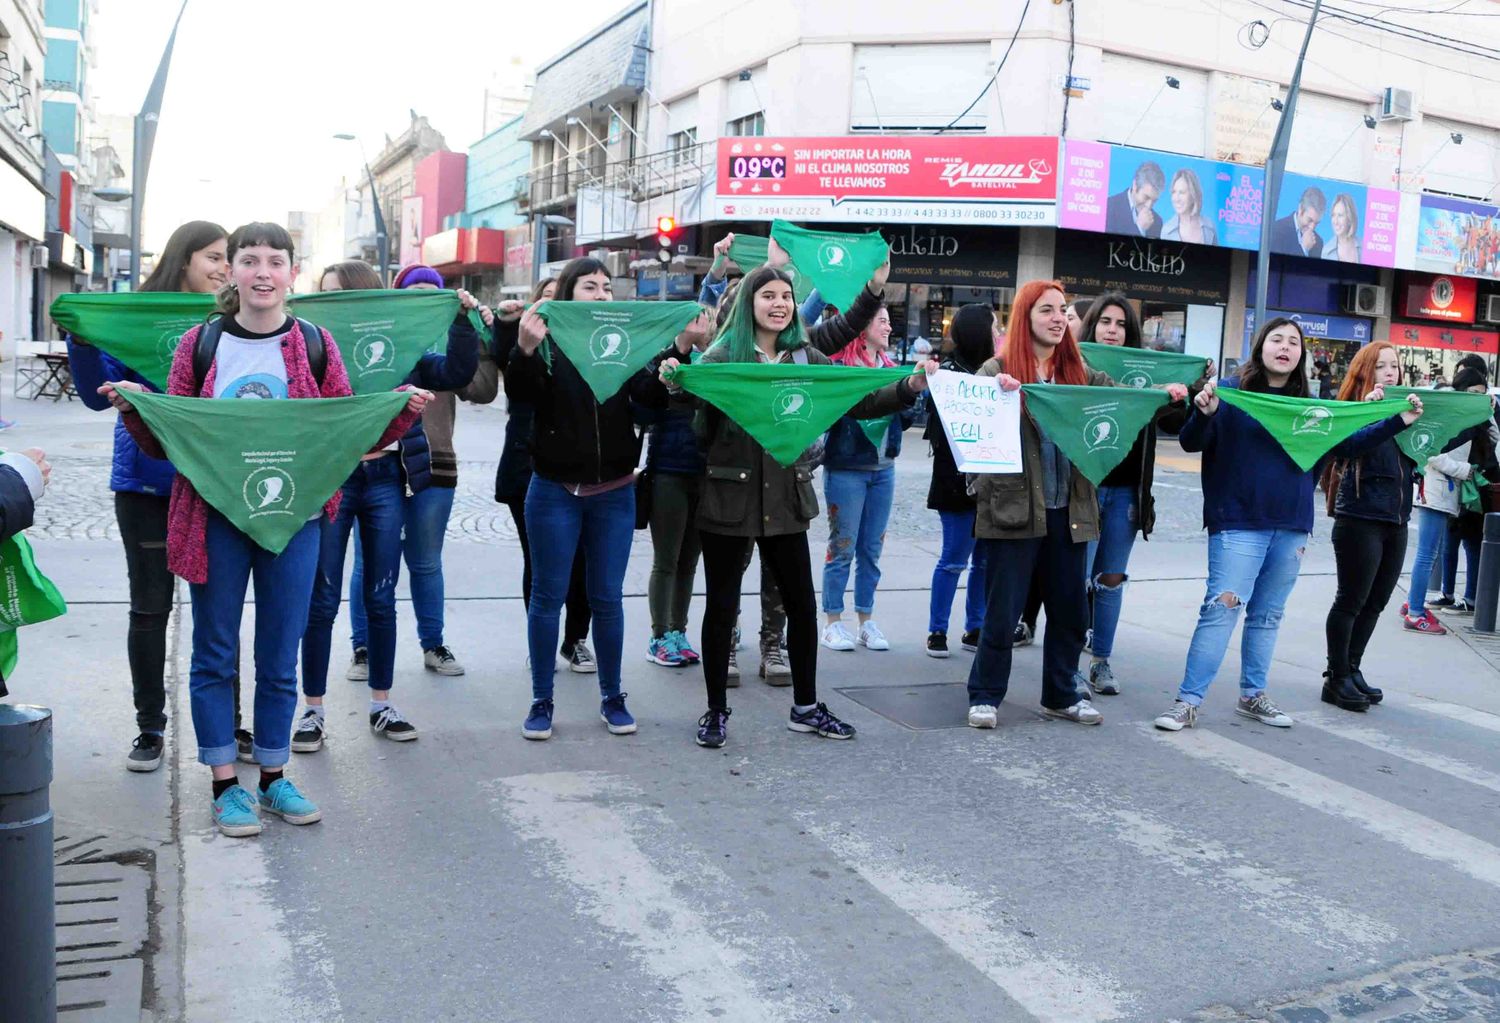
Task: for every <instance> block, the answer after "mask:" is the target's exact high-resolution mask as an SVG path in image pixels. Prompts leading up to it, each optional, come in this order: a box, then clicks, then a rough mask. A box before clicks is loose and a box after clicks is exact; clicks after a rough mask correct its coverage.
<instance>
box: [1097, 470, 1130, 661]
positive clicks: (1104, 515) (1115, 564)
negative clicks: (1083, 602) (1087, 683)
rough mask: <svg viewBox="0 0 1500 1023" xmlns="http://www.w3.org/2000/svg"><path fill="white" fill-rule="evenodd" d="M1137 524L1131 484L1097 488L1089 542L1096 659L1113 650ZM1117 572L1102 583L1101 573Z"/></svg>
mask: <svg viewBox="0 0 1500 1023" xmlns="http://www.w3.org/2000/svg"><path fill="white" fill-rule="evenodd" d="M1139 528H1140V514H1139V502H1138V499H1137V497H1136V487H1135V485H1134V484H1131V485H1129V486H1124V487H1100V488H1099V539H1098V540H1094V541H1091V542H1090V543H1089V555H1088V557H1089V582H1088V586H1089V593H1090V594H1091V596H1092V597H1093V626H1094V640H1093V643H1091V644H1090V646H1089V650H1090V651H1091V652H1092V653H1093V655H1094V658H1095V659H1096V660H1101V661H1107V660H1109V656H1110V654H1112V653H1114V652H1115V631H1116V630H1117V629H1118V628H1119V627H1120V609H1121V608H1122V607H1124V605H1125V582H1126V580H1127V579H1128V578H1129V576H1128V575H1126V570H1127V569H1129V567H1130V551H1131V549H1132V548H1133V547H1135V536H1136V533H1137V532H1138V531H1139ZM1106 575H1118V576H1121V580H1120V582H1118V583H1116V584H1115V585H1114V586H1106V585H1105V584H1104V583H1102V582H1100V581H1099V580H1100V577H1101V576H1106Z"/></svg>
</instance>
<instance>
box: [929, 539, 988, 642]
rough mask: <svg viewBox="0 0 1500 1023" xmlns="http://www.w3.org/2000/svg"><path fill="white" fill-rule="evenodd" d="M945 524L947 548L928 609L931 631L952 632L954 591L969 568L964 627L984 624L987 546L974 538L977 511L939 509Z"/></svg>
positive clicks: (934, 577)
mask: <svg viewBox="0 0 1500 1023" xmlns="http://www.w3.org/2000/svg"><path fill="white" fill-rule="evenodd" d="M938 519H939V521H941V522H942V524H943V552H942V553H941V554H939V555H938V560H937V565H936V566H935V567H934V568H933V570H932V606H931V609H930V610H929V611H928V613H927V631H928V632H941V633H943V634H945V635H946V634H947V632H948V616H949V615H950V614H951V613H952V612H953V595H954V594H955V593H957V592H958V577H959V576H960V575H962V574H963V571H964V569H965V568H967V569H968V570H969V589H968V592H967V593H966V594H965V596H964V631H965V632H973V631H974V630H975V629H979V628H982V627H983V626H984V550H985V549H984V547H983V546H981V545H977V544H976V543H975V542H974V513H973V512H971V511H966V512H949V511H940V512H938Z"/></svg>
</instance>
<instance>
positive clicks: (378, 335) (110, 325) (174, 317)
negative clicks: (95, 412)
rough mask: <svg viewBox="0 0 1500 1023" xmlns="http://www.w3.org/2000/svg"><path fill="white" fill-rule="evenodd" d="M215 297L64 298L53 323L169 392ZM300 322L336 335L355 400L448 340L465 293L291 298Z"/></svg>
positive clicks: (382, 387)
mask: <svg viewBox="0 0 1500 1023" xmlns="http://www.w3.org/2000/svg"><path fill="white" fill-rule="evenodd" d="M214 308H215V307H214V298H213V296H212V295H198V294H193V293H190V292H177V291H136V292H128V291H121V292H113V293H80V294H74V295H59V296H58V297H57V299H56V300H55V301H53V303H52V318H53V320H55V321H56V322H57V324H58V326H60V327H62V328H63V329H64V330H66V331H67V332H68V333H70V334H72V335H73V336H74V337H77V338H82V339H83V340H86V341H87V342H88V343H89V344H91V345H94V346H95V347H97V348H100V349H102V350H103V351H105V352H107V353H109V354H110V355H112V356H114V357H115V358H116V359H118V360H120V362H122V363H124V364H125V365H126V366H128V367H129V368H130V369H133V370H135V371H136V372H137V373H139V374H140V375H141V376H143V377H145V378H146V379H147V380H149V381H151V383H153V384H154V385H156V387H158V388H160V389H161V390H166V389H167V377H168V375H169V374H170V373H171V371H172V358H173V356H174V355H176V353H177V343H178V342H179V341H181V340H182V335H183V334H184V333H186V332H187V331H188V330H190V329H191V328H193V327H196V326H198V324H200V323H202V322H203V321H204V320H205V319H207V318H208V316H209V315H210V314H211V313H212V312H213V311H214ZM289 308H290V311H291V312H292V314H293V315H294V316H300V317H302V318H303V319H304V320H309V321H311V322H312V323H314V324H316V325H317V326H319V327H322V328H323V329H324V330H326V331H328V333H329V334H331V335H333V340H334V343H335V344H337V345H338V348H339V354H340V355H342V356H343V357H344V367H345V369H347V370H348V372H349V384H350V386H351V387H352V388H353V389H354V393H355V394H372V393H374V392H376V391H389V390H391V389H392V388H395V387H399V386H400V385H401V383H402V381H404V380H405V379H406V375H407V374H408V373H410V372H411V369H412V367H413V366H415V365H416V364H417V360H418V359H420V358H421V357H422V354H423V353H424V352H428V351H433V350H437V349H439V348H441V346H442V345H443V344H445V343H446V342H447V338H448V326H449V324H451V323H452V322H453V318H454V315H455V314H456V313H457V312H458V295H457V294H456V293H454V292H452V291H436V290H428V289H412V288H407V289H402V290H392V289H382V290H379V291H375V290H371V291H324V292H319V293H318V294H315V295H298V296H294V297H293V298H292V299H291V302H290V304H289Z"/></svg>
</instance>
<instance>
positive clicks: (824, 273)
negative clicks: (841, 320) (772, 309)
mask: <svg viewBox="0 0 1500 1023" xmlns="http://www.w3.org/2000/svg"><path fill="white" fill-rule="evenodd" d="M771 237H772V238H775V239H776V244H777V245H780V246H781V247H782V248H783V249H785V250H786V254H787V255H788V256H790V257H791V261H792V264H793V265H794V266H796V267H797V269H798V270H799V271H801V273H802V274H803V275H805V276H806V277H808V278H810V279H811V280H812V284H813V287H815V288H817V289H818V294H819V295H820V296H822V298H823V301H825V302H827V303H828V304H829V305H831V306H834V307H835V308H837V309H838V310H839V312H845V311H847V310H848V308H849V306H850V305H852V304H853V302H854V300H855V299H856V298H858V297H859V292H860V289H861V288H863V287H864V286H865V284H866V283H868V282H869V280H870V277H871V276H872V275H873V274H874V273H875V271H876V270H878V269H880V266H881V264H883V263H884V262H885V261H886V258H887V257H888V256H889V255H890V251H891V250H890V247H889V246H888V245H886V243H885V239H884V238H882V237H880V232H879V231H870V232H868V233H864V234H851V233H849V232H847V231H812V230H809V229H807V228H804V227H798V226H796V225H795V224H791V223H788V222H787V221H785V220H777V221H773V222H772V224H771ZM794 290H795V289H794Z"/></svg>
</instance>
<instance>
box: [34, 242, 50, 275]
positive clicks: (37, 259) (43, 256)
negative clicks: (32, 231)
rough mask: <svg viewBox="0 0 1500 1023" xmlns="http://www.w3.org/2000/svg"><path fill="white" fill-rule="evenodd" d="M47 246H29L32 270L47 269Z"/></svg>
mask: <svg viewBox="0 0 1500 1023" xmlns="http://www.w3.org/2000/svg"><path fill="white" fill-rule="evenodd" d="M47 259H48V256H47V246H45V245H33V246H32V247H31V268H32V269H33V270H45V269H47Z"/></svg>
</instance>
